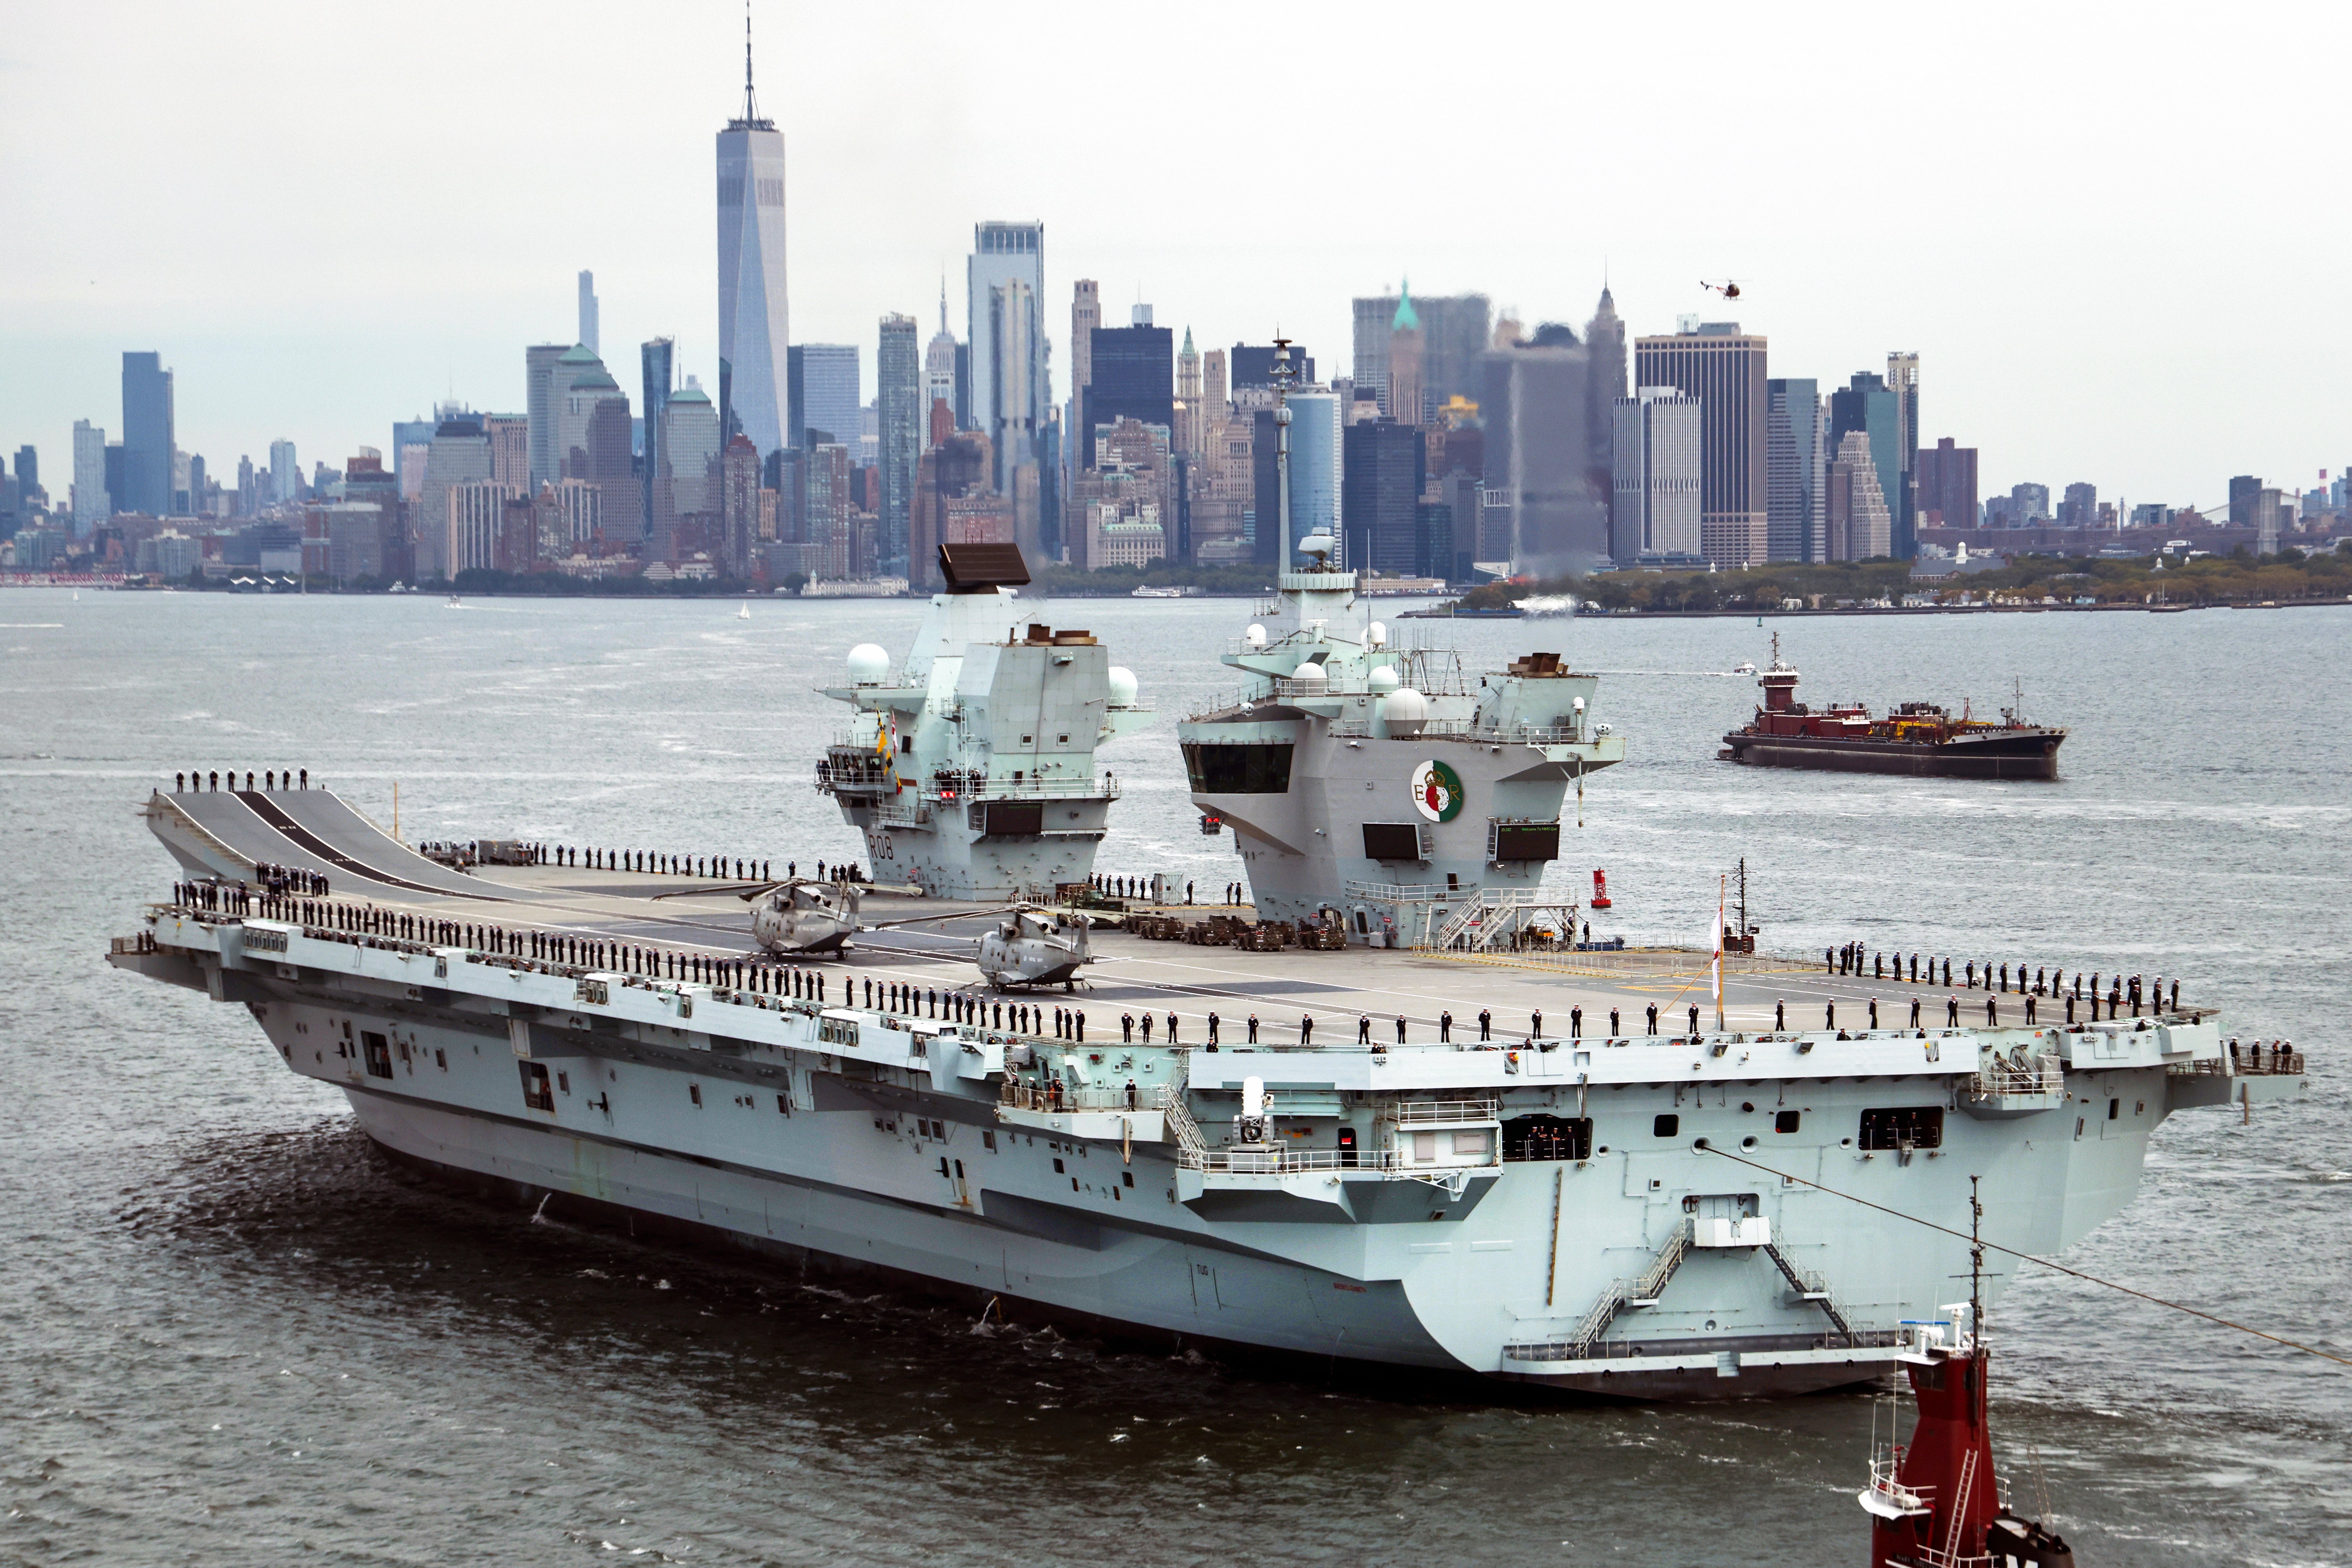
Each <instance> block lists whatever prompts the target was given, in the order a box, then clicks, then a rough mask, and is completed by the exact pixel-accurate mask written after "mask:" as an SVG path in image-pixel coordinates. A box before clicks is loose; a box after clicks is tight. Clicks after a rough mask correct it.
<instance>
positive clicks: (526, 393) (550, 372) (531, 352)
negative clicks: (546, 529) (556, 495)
mask: <svg viewBox="0 0 2352 1568" xmlns="http://www.w3.org/2000/svg"><path fill="white" fill-rule="evenodd" d="M570 349H571V345H570V344H568V343H533V344H531V345H530V347H529V348H526V349H524V350H523V351H522V384H523V414H524V416H526V417H528V418H529V419H530V493H531V494H533V495H537V494H538V493H539V487H540V486H541V485H543V484H547V483H549V482H550V481H551V480H554V479H562V477H563V454H562V452H559V451H557V450H556V449H555V425H556V418H555V415H556V410H557V409H558V408H559V407H561V406H562V402H561V395H560V393H559V392H558V390H557V387H556V366H557V365H558V364H560V363H562V359H563V356H564V354H565V353H568V352H570ZM399 458H400V444H399V442H398V440H397V439H395V440H394V443H393V460H394V464H395V465H397V463H398V461H399Z"/></svg>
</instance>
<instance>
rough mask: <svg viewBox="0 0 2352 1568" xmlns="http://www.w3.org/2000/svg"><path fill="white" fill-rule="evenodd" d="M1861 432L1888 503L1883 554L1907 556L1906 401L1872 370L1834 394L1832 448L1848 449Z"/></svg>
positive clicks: (1912, 551)
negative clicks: (1849, 441)
mask: <svg viewBox="0 0 2352 1568" xmlns="http://www.w3.org/2000/svg"><path fill="white" fill-rule="evenodd" d="M1856 430H1859V431H1861V432H1862V433H1863V434H1864V435H1865V436H1867V437H1869V439H1870V464H1871V468H1872V471H1873V472H1874V474H1875V475H1876V476H1877V479H1878V490H1879V494H1880V496H1881V497H1882V498H1884V500H1885V503H1886V516H1887V538H1886V550H1885V552H1883V553H1888V554H1893V555H1895V556H1896V557H1898V558H1904V557H1905V546H1906V538H1905V534H1906V526H1905V523H1904V520H1903V507H1904V501H1903V492H1904V489H1905V486H1906V484H1907V483H1908V482H1909V478H1910V470H1911V456H1910V448H1909V447H1907V446H1906V444H1905V442H1904V438H1903V399H1902V398H1901V396H1900V395H1897V394H1896V392H1895V389H1894V388H1892V387H1890V386H1888V385H1887V384H1886V382H1885V378H1884V377H1881V376H1879V375H1876V374H1873V373H1871V372H1869V371H1862V372H1859V373H1857V374H1855V375H1854V377H1853V380H1852V381H1851V382H1849V383H1848V384H1846V385H1844V386H1842V387H1839V388H1837V389H1835V390H1833V391H1832V392H1831V394H1830V433H1829V446H1830V448H1831V449H1832V451H1842V450H1843V448H1844V445H1845V438H1846V437H1847V435H1848V434H1849V433H1851V432H1853V431H1856ZM1917 553H1918V550H1917V547H1916V545H1913V546H1911V547H1910V549H1909V554H1911V555H1916V554H1917ZM1848 559H1852V560H1860V559H1862V558H1861V557H1859V556H1853V557H1849V558H1848Z"/></svg>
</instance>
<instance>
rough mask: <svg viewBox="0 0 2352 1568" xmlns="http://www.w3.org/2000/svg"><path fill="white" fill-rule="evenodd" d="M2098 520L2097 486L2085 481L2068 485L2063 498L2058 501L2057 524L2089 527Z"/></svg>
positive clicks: (2069, 526)
mask: <svg viewBox="0 0 2352 1568" xmlns="http://www.w3.org/2000/svg"><path fill="white" fill-rule="evenodd" d="M2097 521H2099V487H2098V486H2096V485H2094V484H2087V483H2078V484H2071V485H2068V486H2067V487H2066V493H2065V499H2063V500H2061V501H2060V502H2059V503H2058V525H2059V526H2060V527H2061V528H2089V527H2091V526H2093V525H2094V524H2095V523H2096V522H2097Z"/></svg>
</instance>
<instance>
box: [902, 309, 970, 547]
mask: <svg viewBox="0 0 2352 1568" xmlns="http://www.w3.org/2000/svg"><path fill="white" fill-rule="evenodd" d="M961 351H962V345H961V344H960V343H958V342H956V337H955V334H954V333H953V332H951V331H948V283H947V279H945V278H942V279H940V330H939V331H937V332H935V333H933V334H932V335H931V341H930V342H929V343H927V344H926V345H924V348H923V433H924V442H925V445H926V446H937V445H938V444H939V443H938V442H936V441H933V440H931V439H930V428H931V417H932V412H933V410H934V409H935V408H937V407H938V406H940V405H946V408H947V411H948V417H949V420H950V427H952V425H953V421H954V419H955V417H956V405H957V392H956V363H957V360H958V358H959V356H960V354H961ZM910 548H911V547H910Z"/></svg>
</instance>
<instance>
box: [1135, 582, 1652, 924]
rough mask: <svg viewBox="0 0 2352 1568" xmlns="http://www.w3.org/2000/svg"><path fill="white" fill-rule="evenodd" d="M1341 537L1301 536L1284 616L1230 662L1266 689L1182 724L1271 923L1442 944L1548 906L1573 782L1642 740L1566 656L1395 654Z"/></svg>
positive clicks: (1189, 768)
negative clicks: (1509, 912) (1618, 726)
mask: <svg viewBox="0 0 2352 1568" xmlns="http://www.w3.org/2000/svg"><path fill="white" fill-rule="evenodd" d="M1332 548H1333V542H1332V541H1331V540H1330V539H1329V538H1328V536H1324V535H1318V536H1313V537H1310V538H1308V539H1307V540H1306V541H1304V542H1302V549H1303V550H1304V551H1305V552H1307V555H1308V559H1309V565H1308V569H1307V570H1305V571H1298V572H1285V573H1283V574H1282V578H1281V597H1280V601H1279V604H1278V606H1277V613H1276V615H1275V616H1269V617H1268V618H1269V619H1271V620H1273V621H1274V625H1273V626H1271V627H1268V626H1265V625H1262V624H1253V625H1252V626H1250V628H1249V630H1248V632H1247V633H1246V634H1245V635H1244V637H1242V638H1241V639H1240V641H1239V642H1238V643H1237V644H1236V645H1235V646H1234V647H1232V648H1230V649H1229V650H1228V651H1227V652H1226V653H1225V655H1224V662H1225V663H1226V664H1227V665H1229V666H1231V667H1233V668H1235V669H1238V670H1240V671H1242V672H1243V673H1244V675H1245V676H1246V677H1247V679H1248V684H1247V685H1246V686H1245V687H1244V688H1243V689H1241V690H1240V691H1238V692H1233V693H1229V694H1227V695H1225V696H1223V697H1221V698H1219V699H1217V700H1214V701H1213V702H1211V703H1210V704H1209V705H1207V706H1206V707H1204V708H1202V709H1201V710H1199V711H1196V712H1194V713H1193V714H1192V715H1191V716H1190V717H1189V718H1187V719H1186V720H1185V721H1184V722H1182V723H1181V724H1180V725H1178V726H1177V731H1176V734H1177V739H1178V740H1179V742H1181V744H1182V745H1183V748H1184V766H1185V770H1186V772H1187V773H1188V774H1189V775H1190V778H1191V783H1192V804H1193V805H1196V806H1198V807H1199V808H1200V810H1201V812H1202V826H1203V827H1204V828H1205V829H1207V830H1209V831H1219V830H1222V829H1223V828H1231V829H1232V830H1233V834H1234V844H1235V847H1237V848H1238V849H1239V850H1240V852H1241V858H1242V864H1243V866H1244V868H1245V870H1246V872H1247V876H1248V882H1249V889H1250V894H1251V898H1252V900H1253V902H1254V903H1255V906H1256V908H1257V910H1259V912H1260V913H1261V914H1262V915H1264V916H1266V917H1268V918H1271V919H1275V920H1282V921H1326V922H1328V921H1331V920H1333V919H1334V918H1335V917H1338V918H1341V919H1343V920H1344V921H1345V923H1346V924H1347V926H1348V929H1349V931H1350V933H1351V935H1352V937H1353V939H1354V940H1356V941H1359V942H1369V943H1370V944H1372V945H1376V946H1396V945H1399V944H1401V943H1427V942H1432V941H1433V940H1435V941H1437V942H1438V943H1439V945H1443V941H1442V939H1443V936H1444V931H1445V930H1446V928H1447V925H1448V923H1449V922H1454V923H1458V922H1459V921H1462V920H1464V919H1465V918H1481V917H1483V916H1484V915H1486V912H1487V910H1488V905H1489V904H1490V903H1493V902H1502V903H1505V904H1507V905H1517V906H1520V907H1525V906H1527V905H1530V904H1532V903H1533V902H1535V901H1536V900H1538V896H1539V894H1538V889H1540V888H1541V885H1542V882H1543V877H1544V868H1546V867H1547V866H1548V865H1549V863H1550V862H1551V861H1552V860H1554V859H1556V858H1559V840H1560V811H1561V807H1562V805H1564V804H1565V802H1566V800H1567V797H1568V793H1569V791H1570V789H1571V788H1574V789H1577V790H1578V791H1580V792H1581V790H1582V787H1583V780H1584V775H1585V774H1587V773H1592V772H1594V771H1596V770H1598V769H1601V768H1605V767H1608V766H1610V765H1611V764H1612V763H1619V762H1622V761H1623V760H1624V757H1625V743H1624V741H1623V740H1622V738H1621V737H1619V736H1616V735H1613V734H1612V733H1610V732H1609V726H1608V725H1606V724H1602V723H1599V722H1597V721H1596V720H1595V716H1594V714H1593V712H1592V709H1591V704H1592V700H1593V695H1594V690H1595V688H1596V687H1597V686H1598V685H1599V681H1598V680H1597V679H1595V678H1594V677H1592V676H1590V675H1580V674H1577V673H1576V672H1575V671H1574V670H1572V669H1570V668H1568V667H1566V666H1565V665H1563V664H1562V663H1561V662H1560V659H1559V656H1558V655H1557V654H1549V653H1538V654H1531V655H1528V656H1527V657H1525V658H1519V659H1516V660H1514V661H1513V662H1512V663H1511V664H1510V665H1509V667H1508V668H1504V669H1500V670H1493V671H1488V672H1486V673H1485V674H1483V675H1481V676H1480V677H1479V678H1478V683H1477V685H1476V687H1475V688H1473V687H1472V686H1471V685H1470V683H1469V680H1468V678H1467V677H1466V676H1465V673H1464V671H1463V667H1462V662H1461V659H1460V658H1459V657H1458V656H1456V655H1455V654H1454V652H1453V650H1451V649H1446V648H1431V647H1394V646H1392V645H1391V640H1390V637H1389V633H1388V630H1387V628H1386V627H1384V626H1381V623H1380V622H1378V621H1374V620H1371V619H1370V617H1369V615H1368V614H1367V610H1366V606H1365V604H1364V602H1363V601H1362V600H1361V599H1360V598H1359V597H1358V594H1357V581H1356V574H1354V573H1352V572H1345V571H1337V570H1333V569H1331V567H1330V565H1329V562H1328V557H1329V554H1330V552H1331V550H1332ZM1496 895H1500V898H1499V900H1498V899H1496V897H1495V896H1496Z"/></svg>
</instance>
